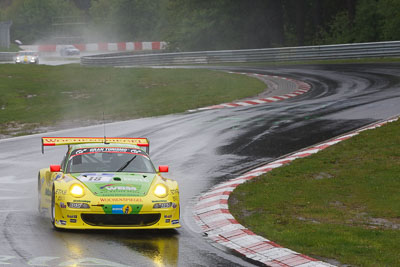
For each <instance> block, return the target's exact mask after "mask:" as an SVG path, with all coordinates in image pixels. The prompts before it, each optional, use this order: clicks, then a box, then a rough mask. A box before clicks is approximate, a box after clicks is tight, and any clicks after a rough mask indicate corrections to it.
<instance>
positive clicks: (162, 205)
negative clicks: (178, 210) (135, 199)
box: [153, 202, 172, 209]
mask: <svg viewBox="0 0 400 267" xmlns="http://www.w3.org/2000/svg"><path fill="white" fill-rule="evenodd" d="M171 206H172V202H165V203H156V204H154V205H153V209H167V208H170V207H171Z"/></svg>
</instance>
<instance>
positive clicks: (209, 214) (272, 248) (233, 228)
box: [194, 115, 400, 267]
mask: <svg viewBox="0 0 400 267" xmlns="http://www.w3.org/2000/svg"><path fill="white" fill-rule="evenodd" d="M399 117H400V115H398V116H395V117H393V118H390V119H387V120H384V121H380V122H378V123H373V124H370V125H368V126H365V127H362V128H360V129H357V130H354V131H352V132H349V133H347V134H344V135H341V136H338V137H335V138H332V139H330V140H327V141H325V142H322V143H319V144H316V145H313V146H310V147H307V148H304V149H302V150H299V151H296V152H293V153H290V154H288V155H285V156H283V157H281V158H279V159H277V160H275V161H273V162H270V163H267V164H264V165H262V166H260V167H257V168H255V169H253V170H251V171H248V172H246V173H244V174H243V175H241V176H239V177H237V178H234V179H231V180H229V181H227V182H224V183H221V184H218V185H216V186H214V187H213V188H211V189H210V190H209V191H208V192H206V193H204V194H203V195H201V196H200V197H199V198H198V202H197V204H196V205H195V208H194V219H195V221H196V222H197V224H198V225H199V226H200V228H201V229H202V232H203V234H204V235H205V236H207V238H209V239H210V240H212V242H215V243H216V244H218V245H220V246H223V247H226V248H228V249H230V250H232V251H233V252H235V253H237V254H239V255H240V256H244V257H246V258H248V259H249V260H251V261H256V262H258V263H262V264H265V265H267V266H272V267H275V266H280V267H282V266H289V267H291V266H297V267H311V266H313V267H319V266H334V265H331V264H329V263H326V262H323V261H320V260H317V259H314V258H311V257H309V256H306V255H303V254H301V253H298V252H295V251H293V250H290V249H287V248H283V247H282V246H280V245H278V244H276V243H274V242H273V241H271V240H268V239H266V238H264V237H262V236H257V235H256V234H254V233H253V232H252V231H251V230H249V229H247V228H246V227H244V226H243V225H241V224H239V223H238V222H237V221H236V220H235V218H234V217H233V216H232V214H231V213H230V212H229V207H228V198H229V195H230V193H231V192H232V191H233V190H234V189H235V188H236V187H237V186H239V185H240V184H242V183H244V182H246V181H247V180H250V179H253V178H255V177H257V176H259V175H262V174H264V173H267V172H269V171H271V170H272V169H274V168H278V167H281V166H283V165H285V164H288V163H290V162H292V161H293V160H295V159H297V158H304V157H308V156H310V155H312V154H315V153H317V152H319V151H321V150H323V149H325V148H327V147H329V146H331V145H334V144H337V143H339V142H341V141H343V140H347V139H349V138H351V137H353V136H355V135H357V134H359V133H360V132H362V131H365V130H370V129H375V128H377V127H380V126H382V125H384V124H386V123H389V122H392V121H396V120H398V119H399Z"/></svg>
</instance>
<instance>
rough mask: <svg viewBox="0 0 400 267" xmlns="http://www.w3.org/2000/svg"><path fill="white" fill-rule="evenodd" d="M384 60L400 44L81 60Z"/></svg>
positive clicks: (87, 59) (87, 60) (397, 53)
mask: <svg viewBox="0 0 400 267" xmlns="http://www.w3.org/2000/svg"><path fill="white" fill-rule="evenodd" d="M384 57H400V41H391V42H374V43H355V44H338V45H321V46H301V47H283V48H265V49H243V50H222V51H199V52H182V53H157V54H146V55H126V54H125V55H120V54H118V53H117V54H108V55H95V56H84V57H81V64H82V65H101V66H103V65H109V66H132V65H176V64H215V63H232V62H285V61H304V60H327V59H358V58H384Z"/></svg>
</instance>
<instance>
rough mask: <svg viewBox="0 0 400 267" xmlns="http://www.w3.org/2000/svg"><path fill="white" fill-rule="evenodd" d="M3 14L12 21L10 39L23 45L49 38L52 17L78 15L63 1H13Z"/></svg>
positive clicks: (75, 10) (76, 10) (76, 11)
mask: <svg viewBox="0 0 400 267" xmlns="http://www.w3.org/2000/svg"><path fill="white" fill-rule="evenodd" d="M3 12H4V13H3V17H4V18H5V19H7V20H12V21H13V25H12V27H11V36H12V37H11V38H12V39H18V40H21V41H22V42H24V43H34V42H40V41H41V40H44V39H47V38H50V36H51V34H52V19H53V17H57V16H71V15H78V14H80V13H79V11H78V9H76V8H75V6H74V5H73V4H71V3H70V2H69V1H64V0H34V1H32V0H14V1H12V3H11V5H10V6H8V7H7V8H6V9H5V10H4V11H3Z"/></svg>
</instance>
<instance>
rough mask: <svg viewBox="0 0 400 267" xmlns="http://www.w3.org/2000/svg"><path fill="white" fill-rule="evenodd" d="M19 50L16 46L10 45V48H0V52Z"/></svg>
mask: <svg viewBox="0 0 400 267" xmlns="http://www.w3.org/2000/svg"><path fill="white" fill-rule="evenodd" d="M19 50H21V49H20V48H19V46H18V45H16V44H10V47H9V48H7V47H0V52H18V51H19Z"/></svg>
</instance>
